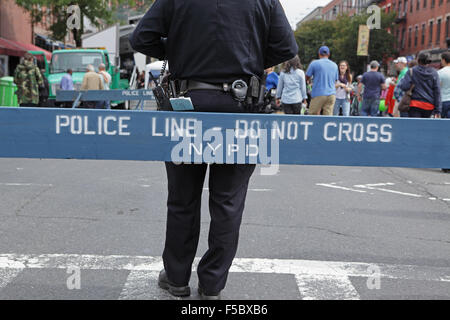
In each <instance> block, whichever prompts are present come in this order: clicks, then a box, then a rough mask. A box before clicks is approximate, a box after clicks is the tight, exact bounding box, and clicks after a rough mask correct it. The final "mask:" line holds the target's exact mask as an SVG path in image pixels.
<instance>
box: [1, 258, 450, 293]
mask: <svg viewBox="0 0 450 320" xmlns="http://www.w3.org/2000/svg"><path fill="white" fill-rule="evenodd" d="M198 261H199V258H196V259H195V262H194V265H193V270H195V268H196V265H197V264H198ZM73 266H76V267H78V268H80V269H81V270H83V269H89V270H128V271H130V273H129V275H128V277H127V280H126V282H125V284H124V286H123V288H122V291H121V294H120V296H119V299H123V300H133V299H139V300H146V299H150V300H153V299H170V298H171V296H169V295H168V294H167V293H166V292H165V291H164V290H161V289H159V288H158V285H157V278H158V274H159V271H160V270H161V269H162V268H163V263H162V259H161V257H151V256H118V255H110V256H99V255H78V254H42V255H33V254H30V255H26V254H0V291H1V289H2V288H3V287H5V286H6V285H8V283H10V282H11V281H13V280H14V278H15V277H16V276H17V275H18V274H19V273H20V272H21V271H22V270H24V269H28V268H29V269H67V268H69V267H73ZM374 270H378V271H377V272H378V273H377V274H375V276H376V277H379V278H380V279H382V278H387V279H404V280H425V281H439V282H448V283H450V267H445V268H444V267H429V266H412V265H389V264H370V263H362V262H333V261H311V260H287V259H256V258H252V259H246V258H236V259H235V260H234V263H233V265H232V267H231V269H230V272H237V273H255V274H285V275H293V276H294V277H295V280H296V284H297V286H298V290H299V292H300V294H301V296H302V298H303V299H308V300H323V299H325V300H333V299H344V300H356V299H360V295H359V294H358V292H357V291H356V289H355V287H354V286H353V284H352V282H351V281H350V277H364V278H371V277H373V276H374Z"/></svg>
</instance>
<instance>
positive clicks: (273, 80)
mask: <svg viewBox="0 0 450 320" xmlns="http://www.w3.org/2000/svg"><path fill="white" fill-rule="evenodd" d="M264 72H265V75H266V99H267V100H266V103H267V105H268V106H269V109H268V110H269V112H274V111H280V110H281V108H280V107H279V106H277V103H276V95H277V87H278V81H279V78H280V77H279V76H278V73H276V72H275V68H274V67H270V68H267V69H266V70H265V71H264Z"/></svg>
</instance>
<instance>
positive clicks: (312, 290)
mask: <svg viewBox="0 0 450 320" xmlns="http://www.w3.org/2000/svg"><path fill="white" fill-rule="evenodd" d="M295 280H296V281H297V286H298V289H299V291H300V293H301V295H302V297H303V300H360V297H359V294H358V292H356V289H355V287H353V285H352V283H351V281H350V279H349V278H348V277H347V276H346V275H317V276H316V275H310V274H297V275H295Z"/></svg>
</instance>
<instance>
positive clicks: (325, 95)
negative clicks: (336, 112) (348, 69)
mask: <svg viewBox="0 0 450 320" xmlns="http://www.w3.org/2000/svg"><path fill="white" fill-rule="evenodd" d="M329 57H330V49H329V48H328V47H326V46H323V47H321V48H320V49H319V58H320V59H319V60H316V61H313V62H311V64H310V65H309V68H308V70H307V71H306V80H307V81H309V80H310V79H311V78H312V80H313V87H312V92H311V97H312V100H311V104H310V106H309V114H310V115H320V113H321V112H322V114H323V115H324V116H332V115H333V109H334V104H335V103H336V81H337V80H338V79H339V71H338V66H337V64H336V63H334V62H333V61H331V60H330V59H329Z"/></svg>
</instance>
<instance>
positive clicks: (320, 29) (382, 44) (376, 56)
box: [295, 13, 397, 74]
mask: <svg viewBox="0 0 450 320" xmlns="http://www.w3.org/2000/svg"><path fill="white" fill-rule="evenodd" d="M368 18H369V15H356V16H353V17H349V16H347V15H341V16H339V17H338V18H337V19H336V20H332V21H323V20H313V21H309V22H306V23H305V24H302V25H301V27H300V28H298V29H297V30H296V32H295V37H296V40H297V43H298V46H299V56H300V59H301V60H302V62H303V63H306V64H309V63H310V62H311V61H312V60H314V59H317V58H318V56H317V55H318V50H319V48H320V46H322V45H326V46H328V47H329V48H330V50H331V54H332V57H331V59H333V60H334V61H335V62H339V61H341V60H346V61H348V62H349V64H350V67H351V69H352V70H353V71H355V72H356V73H358V74H360V73H362V72H363V71H364V70H363V68H364V65H365V64H366V63H367V62H368V60H369V59H370V60H378V61H383V60H384V58H386V57H389V56H393V55H395V54H397V52H396V50H395V42H396V40H395V37H394V35H393V32H390V30H391V31H392V30H393V28H394V25H395V24H394V20H395V14H385V13H382V15H381V29H378V30H377V29H373V30H371V31H370V44H369V55H370V57H359V56H357V47H358V32H359V26H360V25H362V24H366V22H367V19H368Z"/></svg>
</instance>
